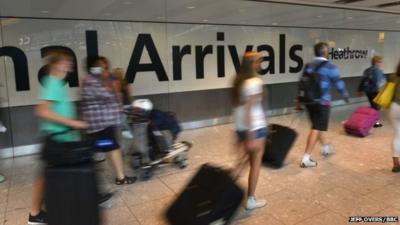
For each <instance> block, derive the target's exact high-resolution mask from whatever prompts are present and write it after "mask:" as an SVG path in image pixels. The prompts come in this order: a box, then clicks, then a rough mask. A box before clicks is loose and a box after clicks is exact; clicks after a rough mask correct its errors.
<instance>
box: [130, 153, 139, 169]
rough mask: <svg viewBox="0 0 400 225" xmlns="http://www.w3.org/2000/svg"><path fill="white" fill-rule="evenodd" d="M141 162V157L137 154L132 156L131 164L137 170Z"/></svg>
mask: <svg viewBox="0 0 400 225" xmlns="http://www.w3.org/2000/svg"><path fill="white" fill-rule="evenodd" d="M141 164H142V158H141V157H140V156H138V155H134V156H132V161H131V166H132V168H133V169H135V170H137V169H139V168H140V166H141Z"/></svg>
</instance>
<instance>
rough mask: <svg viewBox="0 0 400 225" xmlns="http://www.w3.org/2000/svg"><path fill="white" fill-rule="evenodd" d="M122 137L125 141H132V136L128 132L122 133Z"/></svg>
mask: <svg viewBox="0 0 400 225" xmlns="http://www.w3.org/2000/svg"><path fill="white" fill-rule="evenodd" d="M122 137H124V138H126V139H133V135H132V133H131V132H130V131H129V130H124V131H122Z"/></svg>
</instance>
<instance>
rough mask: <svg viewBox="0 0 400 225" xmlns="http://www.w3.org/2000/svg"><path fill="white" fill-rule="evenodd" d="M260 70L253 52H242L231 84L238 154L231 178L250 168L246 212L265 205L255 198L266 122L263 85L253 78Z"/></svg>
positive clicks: (256, 54)
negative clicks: (248, 166)
mask: <svg viewBox="0 0 400 225" xmlns="http://www.w3.org/2000/svg"><path fill="white" fill-rule="evenodd" d="M260 66H261V58H260V55H259V54H258V53H257V52H246V53H245V54H244V56H243V59H242V64H241V67H240V68H239V71H238V73H237V75H236V78H235V80H234V83H233V93H232V100H233V104H234V107H235V108H234V121H235V129H236V134H237V138H238V141H237V147H238V149H239V150H240V151H242V152H241V153H242V157H240V158H239V160H238V163H237V165H236V167H235V168H234V170H233V171H232V176H233V177H234V179H237V178H238V177H239V175H240V173H241V172H242V170H243V169H244V168H245V167H246V166H247V164H250V172H249V177H248V191H247V201H246V205H245V207H246V209H247V210H252V209H256V208H261V207H264V206H265V205H266V201H265V200H256V198H255V191H256V186H257V182H258V177H259V174H260V168H261V163H262V157H263V154H264V147H265V139H266V135H267V121H266V119H265V114H264V109H263V106H262V96H263V81H262V79H261V78H260V77H258V75H257V74H256V73H257V71H258V70H259V69H260Z"/></svg>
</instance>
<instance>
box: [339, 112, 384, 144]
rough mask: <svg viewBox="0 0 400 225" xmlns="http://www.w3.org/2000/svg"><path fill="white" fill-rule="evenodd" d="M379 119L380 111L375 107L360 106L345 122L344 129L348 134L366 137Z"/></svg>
mask: <svg viewBox="0 0 400 225" xmlns="http://www.w3.org/2000/svg"><path fill="white" fill-rule="evenodd" d="M378 120H379V113H378V111H376V110H375V109H372V108H369V107H358V108H357V109H356V111H354V112H353V114H351V116H350V118H349V119H348V120H347V121H346V122H345V123H344V129H345V131H346V133H347V134H350V135H354V136H358V137H365V136H367V135H368V134H369V130H370V129H371V128H372V127H373V126H374V124H375V123H376V122H377V121H378Z"/></svg>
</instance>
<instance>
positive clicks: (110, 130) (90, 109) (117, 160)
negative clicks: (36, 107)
mask: <svg viewBox="0 0 400 225" xmlns="http://www.w3.org/2000/svg"><path fill="white" fill-rule="evenodd" d="M87 67H88V72H89V74H88V75H87V76H86V78H85V79H84V80H83V86H82V91H81V99H82V116H83V119H84V120H85V121H86V122H87V123H88V124H89V127H88V129H87V133H88V135H89V136H90V137H91V138H92V139H93V140H95V141H100V140H105V141H111V144H109V145H107V146H105V147H102V150H103V151H104V152H107V153H108V156H109V158H110V160H111V164H112V166H113V168H114V170H115V172H116V176H117V178H116V179H115V183H116V184H117V185H121V184H132V183H134V182H135V181H136V178H135V177H128V176H126V175H125V173H124V170H123V160H122V153H121V150H120V146H119V144H118V142H117V137H116V132H117V129H116V128H117V127H118V126H119V125H120V123H121V113H122V112H121V110H122V107H121V104H120V101H119V98H118V91H117V90H116V88H115V86H114V85H113V80H112V76H111V74H110V73H109V72H108V71H109V70H108V69H109V63H108V60H107V59H106V58H105V57H91V58H88V62H87Z"/></svg>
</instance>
